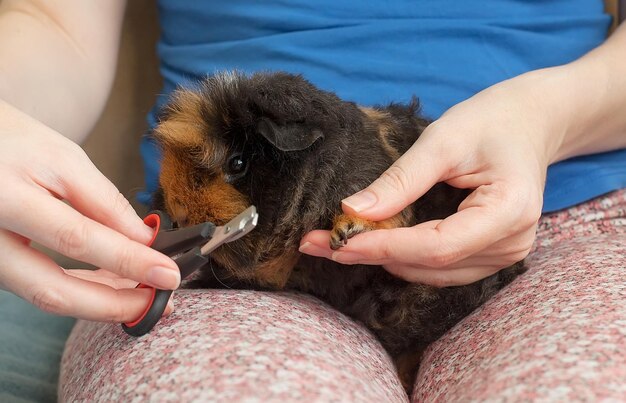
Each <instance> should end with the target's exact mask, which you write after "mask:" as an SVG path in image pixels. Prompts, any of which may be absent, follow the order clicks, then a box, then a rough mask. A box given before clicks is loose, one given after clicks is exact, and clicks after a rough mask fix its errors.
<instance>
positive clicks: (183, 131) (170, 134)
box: [155, 90, 206, 147]
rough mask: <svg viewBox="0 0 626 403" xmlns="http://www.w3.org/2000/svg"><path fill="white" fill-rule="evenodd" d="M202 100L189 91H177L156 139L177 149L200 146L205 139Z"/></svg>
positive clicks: (160, 124)
mask: <svg viewBox="0 0 626 403" xmlns="http://www.w3.org/2000/svg"><path fill="white" fill-rule="evenodd" d="M201 108H202V98H201V96H200V94H198V93H196V92H194V91H191V90H177V91H176V92H175V93H174V95H173V100H172V102H171V103H170V104H169V106H168V117H167V120H165V121H163V122H160V123H159V125H158V126H157V128H156V130H155V132H156V133H155V135H156V137H157V138H158V139H159V140H161V141H162V142H163V143H165V144H175V145H177V146H179V147H198V146H201V145H202V144H203V143H204V142H205V141H206V138H205V136H203V132H204V131H205V130H206V124H205V123H204V119H202V115H201Z"/></svg>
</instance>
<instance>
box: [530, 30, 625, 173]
mask: <svg viewBox="0 0 626 403" xmlns="http://www.w3.org/2000/svg"><path fill="white" fill-rule="evenodd" d="M555 72H556V75H555V77H554V80H553V81H552V84H551V85H548V86H547V88H546V89H545V91H544V93H543V94H542V96H543V97H544V98H545V99H546V101H547V102H548V104H547V105H549V106H548V107H549V108H550V109H551V110H550V111H549V113H550V114H552V115H553V116H554V117H555V118H556V119H555V122H558V127H554V128H553V133H556V135H555V139H554V140H555V141H554V142H553V143H552V147H553V150H552V154H551V158H550V161H551V162H556V161H560V160H563V159H566V158H570V157H574V156H577V155H584V154H592V153H597V152H603V151H609V150H615V149H619V148H623V147H626V25H624V24H622V26H620V27H619V28H618V29H617V30H616V31H615V32H614V33H613V35H612V36H611V37H610V38H609V39H608V40H607V41H606V42H605V43H604V44H602V45H601V46H599V47H598V48H596V49H594V50H593V51H591V52H589V53H588V54H587V55H585V56H583V57H582V58H580V59H579V60H577V61H575V62H573V63H570V64H568V65H565V66H562V67H558V68H556V69H555Z"/></svg>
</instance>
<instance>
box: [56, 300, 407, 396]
mask: <svg viewBox="0 0 626 403" xmlns="http://www.w3.org/2000/svg"><path fill="white" fill-rule="evenodd" d="M175 303H176V310H175V312H174V313H173V314H172V315H171V316H170V317H168V318H165V319H164V320H162V321H161V322H160V323H159V325H157V327H156V328H155V329H154V330H153V331H152V332H151V333H150V334H148V335H147V336H144V337H141V338H138V339H135V338H131V337H130V336H127V335H126V334H125V333H123V332H122V331H121V329H120V326H119V325H112V324H98V323H92V322H85V321H80V322H79V323H78V325H77V326H76V328H75V329H74V330H73V332H72V334H71V336H70V338H69V340H68V342H67V347H66V351H65V354H64V357H63V367H62V372H61V383H60V387H59V390H60V397H61V399H62V400H71V401H75V400H87V401H126V400H130V399H141V400H145V399H147V398H150V399H152V400H155V401H168V400H175V401H191V400H196V401H229V400H235V401H242V400H246V399H254V400H256V401H279V400H282V401H296V400H304V401H364V402H366V401H390V402H393V401H398V402H404V401H406V400H407V398H406V395H405V393H404V390H403V389H402V386H401V385H400V383H399V381H398V379H397V378H396V375H395V371H394V369H393V363H392V362H391V361H390V359H389V358H388V356H387V355H386V354H385V353H384V351H383V350H382V347H381V346H380V344H379V343H378V341H377V340H376V339H375V338H374V337H373V336H372V335H371V333H370V332H369V331H367V329H365V328H364V327H362V326H360V325H358V324H356V323H354V322H353V321H352V320H350V319H349V318H347V317H345V316H344V315H342V314H340V313H338V312H336V311H334V310H333V309H331V308H329V307H328V306H326V305H324V304H322V303H321V302H319V301H318V300H316V299H314V298H312V297H308V296H303V295H295V294H287V293H261V292H249V291H223V290H185V291H181V292H178V293H177V294H176V300H175Z"/></svg>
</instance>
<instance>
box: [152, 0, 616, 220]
mask: <svg viewBox="0 0 626 403" xmlns="http://www.w3.org/2000/svg"><path fill="white" fill-rule="evenodd" d="M159 8H160V19H161V27H162V37H161V40H160V42H159V44H158V53H159V55H160V58H161V71H162V74H163V77H164V88H163V91H162V94H163V95H162V96H160V98H159V99H158V102H157V105H156V106H155V109H154V110H153V112H152V113H151V115H150V117H149V122H150V124H151V125H154V124H155V111H156V110H157V109H158V108H159V106H160V105H162V104H163V103H164V102H165V101H166V99H167V95H168V94H170V93H171V92H172V91H173V90H174V89H175V88H176V86H177V85H181V84H182V85H185V84H186V83H188V82H189V81H190V80H197V79H198V78H201V77H202V76H204V75H206V74H211V73H214V72H216V71H221V70H231V69H238V70H241V71H244V72H255V71H267V70H270V71H272V70H283V71H288V72H293V73H301V74H303V75H304V76H305V77H306V78H307V79H309V80H310V81H312V82H313V83H314V84H316V85H318V86H319V87H321V88H323V89H326V90H330V91H333V92H336V93H337V94H338V95H339V96H340V97H341V98H343V99H346V100H352V101H355V102H357V103H359V104H362V105H373V104H385V103H388V102H391V101H408V100H409V99H410V98H411V96H412V95H413V94H416V95H417V96H418V97H419V98H420V99H421V101H422V104H423V111H424V112H425V114H426V115H427V116H429V117H431V118H437V117H438V116H440V115H441V114H442V113H443V112H444V111H445V110H447V109H448V108H449V107H451V106H453V105H454V104H456V103H458V102H460V101H462V100H464V99H467V98H469V97H471V96H472V95H473V94H475V93H477V92H479V91H480V90H482V89H484V88H486V87H488V86H490V85H493V84H495V83H497V82H500V81H502V80H505V79H508V78H511V77H514V76H516V75H519V74H521V73H524V72H527V71H529V70H534V69H538V68H542V67H547V66H554V65H560V64H564V63H568V62H570V61H572V60H575V59H577V58H579V57H580V56H582V55H583V54H584V53H586V52H588V51H589V50H591V49H593V48H594V47H596V46H598V45H599V44H600V43H601V42H602V41H603V40H604V39H605V38H606V35H607V28H608V25H609V22H610V18H609V17H608V16H607V15H606V14H605V13H604V12H603V2H602V1H601V0H542V1H539V0H464V1H452V0H420V1H408V0H395V1H391V0H390V1H372V2H365V1H360V0H351V1H338V0H319V1H308V0H282V1H281V0H268V1H259V2H257V1H251V0H231V1H220V2H200V1H194V0H160V1H159ZM142 153H143V156H144V158H145V160H146V163H147V164H148V165H147V167H146V174H147V188H146V192H144V193H142V194H141V195H140V200H141V201H143V202H148V201H149V194H150V193H151V192H153V191H154V190H155V188H156V185H157V176H158V164H155V161H158V158H159V157H158V155H159V154H158V150H157V149H156V147H155V146H154V144H152V143H151V142H150V140H149V139H148V138H146V139H145V140H144V143H143V147H142ZM590 165H593V167H594V170H593V171H590V170H589V169H588V168H589V166H590ZM623 186H626V150H622V151H619V152H616V153H611V154H610V155H609V154H598V155H594V156H588V157H585V158H583V159H574V160H571V161H567V162H562V163H560V164H557V165H555V166H553V167H551V168H550V169H549V172H548V182H547V186H546V191H545V195H546V197H545V199H546V202H545V205H544V210H545V211H550V210H556V209H560V208H563V207H566V206H570V205H573V204H576V203H579V202H581V201H584V200H586V199H588V198H590V197H593V196H596V195H599V194H601V193H604V192H606V191H609V190H612V189H616V188H619V187H623Z"/></svg>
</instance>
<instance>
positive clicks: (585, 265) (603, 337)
mask: <svg viewBox="0 0 626 403" xmlns="http://www.w3.org/2000/svg"><path fill="white" fill-rule="evenodd" d="M527 265H528V267H529V271H528V272H527V273H525V274H524V275H523V276H521V277H519V278H518V279H517V280H516V281H515V282H513V283H512V284H511V285H510V286H509V287H507V288H505V289H503V290H502V291H501V292H500V293H499V294H498V295H496V296H495V297H494V298H493V299H491V300H490V301H489V302H488V303H486V304H485V305H484V306H483V307H481V308H479V309H478V310H477V311H475V312H474V313H473V314H472V315H470V316H469V317H467V318H466V319H465V320H464V321H462V322H461V323H459V324H458V325H457V326H456V327H455V328H454V329H452V330H451V331H449V332H448V333H447V334H446V335H444V336H443V337H442V338H441V339H439V340H438V341H437V342H435V343H433V344H432V345H431V346H430V348H429V349H428V350H427V352H426V355H425V357H424V361H423V363H422V367H421V371H420V373H419V374H418V377H417V382H416V386H415V389H414V393H413V396H412V397H413V399H412V400H413V401H416V402H422V401H550V402H559V401H560V402H571V401H594V402H595V401H626V353H625V352H626V191H623V190H622V191H619V192H615V193H612V194H610V195H608V196H606V197H601V198H599V199H596V200H594V201H592V202H589V203H585V204H583V205H581V206H577V207H575V208H571V209H568V210H564V211H562V212H558V213H555V214H551V215H548V216H545V217H543V218H542V219H541V222H540V225H539V229H538V233H537V242H536V243H535V248H534V250H533V252H532V253H531V255H530V256H529V258H528V259H527Z"/></svg>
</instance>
